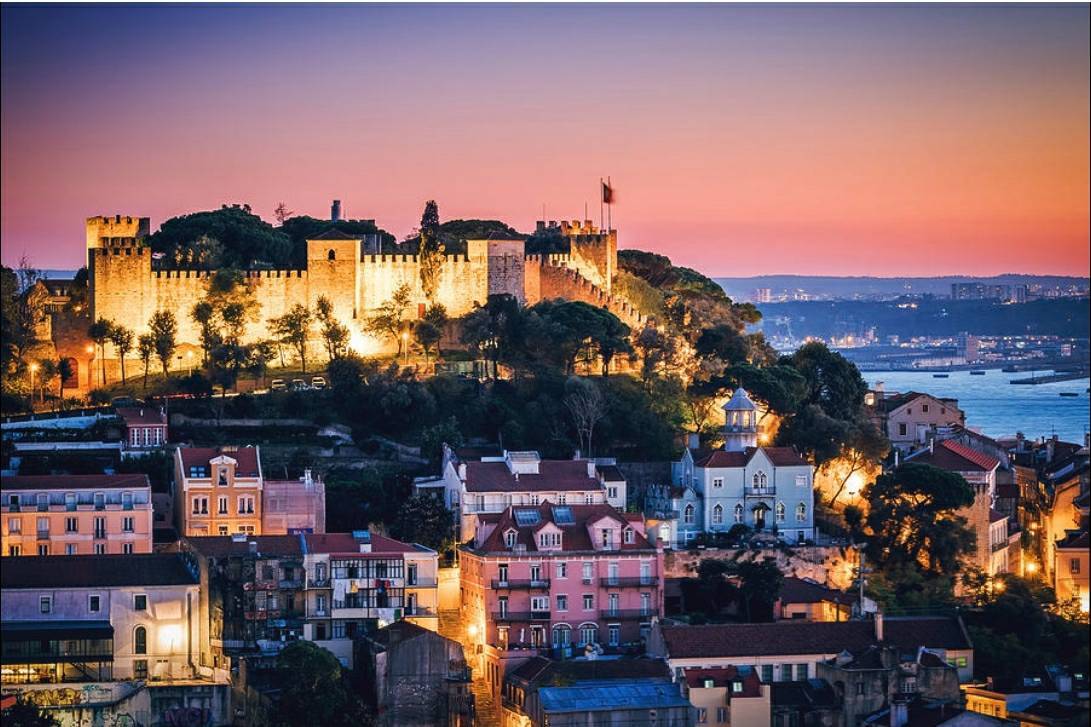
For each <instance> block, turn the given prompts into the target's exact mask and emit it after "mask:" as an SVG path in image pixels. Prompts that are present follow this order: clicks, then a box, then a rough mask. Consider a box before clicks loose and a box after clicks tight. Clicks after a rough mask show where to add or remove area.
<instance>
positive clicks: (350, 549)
mask: <svg viewBox="0 0 1091 727" xmlns="http://www.w3.org/2000/svg"><path fill="white" fill-rule="evenodd" d="M303 537H304V538H305V539H306V542H307V552H308V553H352V554H353V555H359V556H364V557H366V556H368V555H382V554H386V553H415V552H417V549H416V548H414V547H413V546H412V545H409V544H408V543H403V542H401V541H400V540H394V538H388V537H386V536H383V535H376V534H375V533H371V553H361V552H360V545H359V543H357V542H356V539H355V538H353V537H352V533H309V534H307V535H304V536H303Z"/></svg>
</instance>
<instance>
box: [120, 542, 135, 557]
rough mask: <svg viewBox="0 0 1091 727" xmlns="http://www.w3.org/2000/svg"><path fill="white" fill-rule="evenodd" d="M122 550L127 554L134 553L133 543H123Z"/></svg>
mask: <svg viewBox="0 0 1091 727" xmlns="http://www.w3.org/2000/svg"><path fill="white" fill-rule="evenodd" d="M121 552H122V553H124V554H125V555H132V553H133V544H132V543H122V544H121Z"/></svg>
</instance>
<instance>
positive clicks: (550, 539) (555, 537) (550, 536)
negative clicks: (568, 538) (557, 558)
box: [538, 533, 561, 548]
mask: <svg viewBox="0 0 1091 727" xmlns="http://www.w3.org/2000/svg"><path fill="white" fill-rule="evenodd" d="M538 547H540V548H559V547H561V534H560V533H539V534H538Z"/></svg>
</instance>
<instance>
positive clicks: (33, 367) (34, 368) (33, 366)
mask: <svg viewBox="0 0 1091 727" xmlns="http://www.w3.org/2000/svg"><path fill="white" fill-rule="evenodd" d="M37 372H38V364H36V363H32V364H31V365H30V405H31V407H33V406H34V374H36V373H37Z"/></svg>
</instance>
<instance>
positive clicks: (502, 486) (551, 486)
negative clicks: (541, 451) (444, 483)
mask: <svg viewBox="0 0 1091 727" xmlns="http://www.w3.org/2000/svg"><path fill="white" fill-rule="evenodd" d="M601 489H602V485H601V484H600V483H599V481H598V480H597V479H596V478H594V477H588V476H587V461H586V460H578V459H575V460H571V459H560V460H554V459H545V460H542V461H541V462H540V463H539V464H538V474H536V475H535V474H520V475H519V477H518V479H516V477H515V475H514V474H512V472H511V471H510V470H509V469H508V465H507V463H505V462H467V463H466V491H467V492H541V491H554V490H559V491H566V492H571V491H573V490H601Z"/></svg>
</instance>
